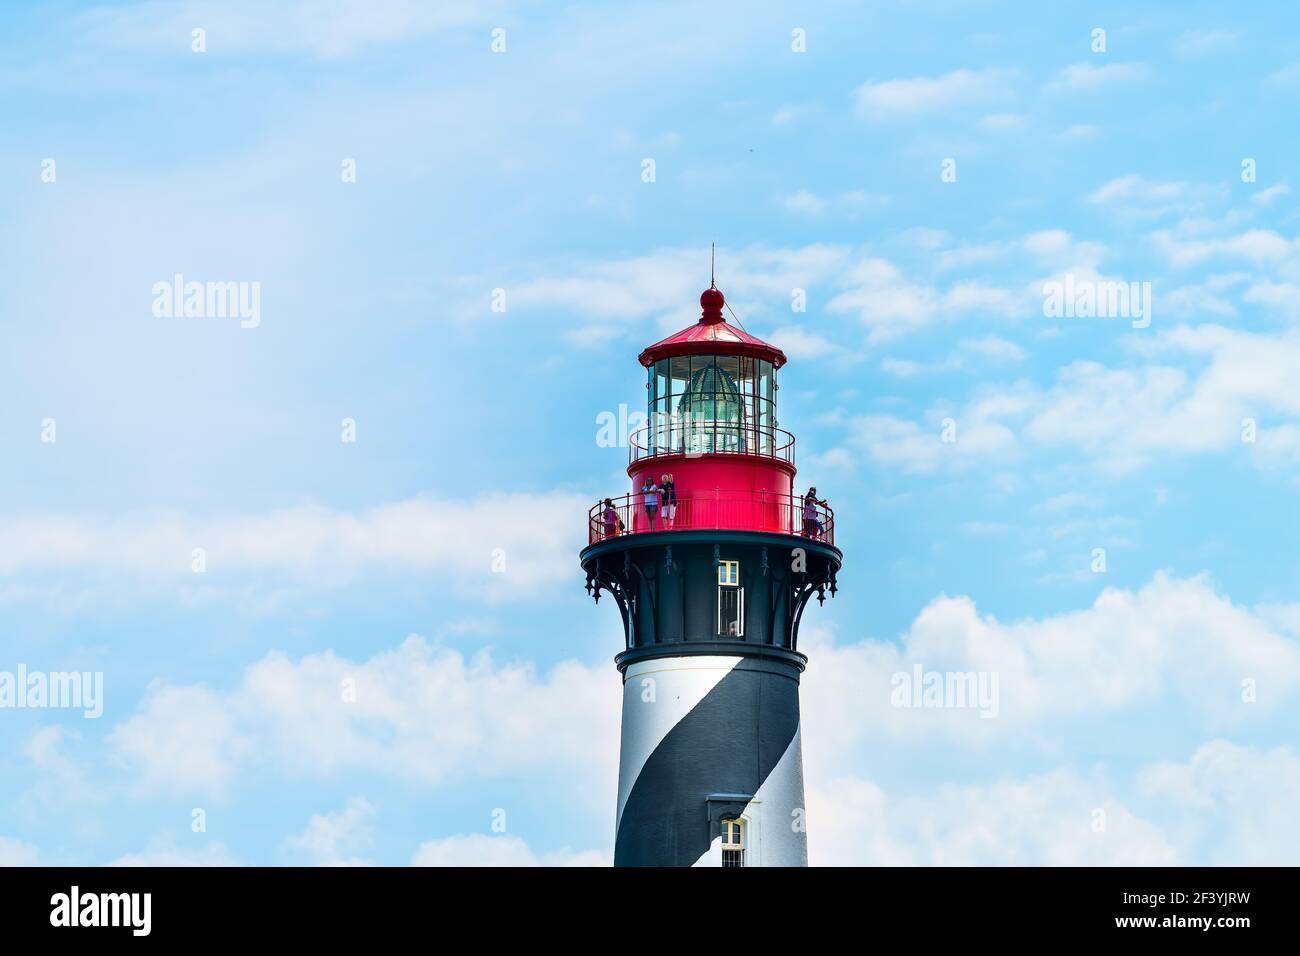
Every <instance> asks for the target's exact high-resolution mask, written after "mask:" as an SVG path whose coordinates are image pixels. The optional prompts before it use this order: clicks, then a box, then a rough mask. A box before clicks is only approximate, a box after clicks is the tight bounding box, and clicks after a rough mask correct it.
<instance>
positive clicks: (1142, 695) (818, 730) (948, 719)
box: [801, 573, 1300, 777]
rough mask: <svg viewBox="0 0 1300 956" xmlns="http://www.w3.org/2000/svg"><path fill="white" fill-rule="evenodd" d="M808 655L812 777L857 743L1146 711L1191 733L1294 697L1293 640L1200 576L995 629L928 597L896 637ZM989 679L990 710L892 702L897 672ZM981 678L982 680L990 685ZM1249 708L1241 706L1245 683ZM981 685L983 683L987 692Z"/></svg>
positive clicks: (1014, 731) (809, 640) (964, 603)
mask: <svg viewBox="0 0 1300 956" xmlns="http://www.w3.org/2000/svg"><path fill="white" fill-rule="evenodd" d="M802 643H803V645H804V646H803V648H802V649H803V650H804V651H805V652H806V653H808V654H809V664H808V669H807V671H806V673H805V676H804V679H803V688H804V689H803V693H802V695H801V698H802V702H803V711H804V725H805V727H806V728H807V732H806V734H805V741H806V745H805V746H806V749H807V752H808V758H809V764H810V767H811V768H813V770H814V772H813V773H812V774H810V776H813V777H815V776H817V775H819V774H820V775H822V776H826V775H827V774H833V773H836V772H840V771H841V770H842V768H844V767H845V766H846V765H848V766H852V763H851V762H849V763H846V762H848V761H851V757H850V756H849V755H850V754H852V753H854V752H856V748H858V747H859V746H861V745H863V744H866V743H872V744H873V745H878V744H879V742H880V741H881V740H882V739H884V740H894V741H898V742H900V743H910V742H913V741H915V740H916V739H919V738H931V737H937V738H945V737H946V738H948V739H950V740H952V741H954V742H960V743H962V745H963V746H970V745H974V744H982V745H987V746H993V745H995V742H997V741H1005V740H1007V739H1016V740H1018V741H1021V742H1023V741H1024V740H1025V738H1026V735H1029V736H1039V735H1042V734H1047V735H1050V734H1052V733H1053V731H1052V730H1051V729H1049V728H1052V727H1059V726H1061V725H1062V724H1063V723H1066V722H1069V721H1073V720H1083V719H1089V718H1099V717H1102V716H1103V715H1107V714H1119V713H1125V712H1128V711H1133V710H1139V709H1140V710H1143V711H1147V712H1149V711H1150V710H1151V709H1152V708H1154V707H1156V706H1164V707H1166V708H1172V709H1173V710H1174V711H1175V712H1177V713H1180V714H1183V715H1185V720H1186V722H1187V723H1188V724H1189V725H1191V726H1206V727H1211V728H1225V727H1237V726H1241V725H1244V724H1246V723H1247V722H1249V721H1253V720H1255V719H1256V718H1257V717H1258V716H1259V715H1260V714H1262V713H1274V714H1276V713H1279V712H1285V711H1286V710H1287V709H1288V708H1289V707H1290V706H1291V703H1292V702H1293V697H1294V695H1295V692H1296V691H1297V689H1300V642H1297V641H1296V639H1295V638H1294V637H1293V636H1292V635H1290V634H1288V633H1286V632H1284V631H1282V630H1280V629H1279V628H1278V627H1277V626H1275V625H1274V624H1273V623H1272V619H1271V618H1268V619H1266V618H1265V617H1263V616H1261V615H1260V614H1257V613H1255V612H1253V611H1251V610H1250V609H1248V608H1245V607H1242V606H1240V605H1237V604H1234V603H1233V602H1232V601H1231V600H1230V599H1229V598H1228V597H1226V596H1224V595H1221V594H1220V593H1218V592H1217V591H1216V590H1215V588H1214V587H1213V585H1212V583H1211V582H1210V581H1209V579H1208V578H1207V577H1206V576H1204V575H1200V576H1196V577H1191V578H1177V577H1172V576H1169V575H1166V574H1163V573H1158V574H1156V575H1155V576H1153V577H1152V579H1151V580H1150V581H1149V582H1148V583H1147V584H1145V585H1144V586H1143V587H1141V588H1140V589H1137V590H1125V589H1119V588H1106V589H1105V590H1104V591H1102V593H1101V594H1100V595H1099V596H1098V597H1097V599H1096V601H1094V602H1093V604H1092V605H1091V606H1090V607H1087V608H1085V609H1082V610H1077V611H1066V612H1062V613H1060V614H1056V615H1052V616H1048V617H1043V618H1038V619H1033V618H1027V619H1021V620H1015V621H1000V620H998V619H997V618H995V617H993V616H992V615H988V614H982V613H980V611H979V610H978V608H977V607H976V605H975V602H974V601H973V600H971V599H970V598H969V597H961V596H958V597H948V596H941V597H937V598H935V599H934V600H933V601H931V602H930V603H929V604H928V605H927V606H926V607H925V608H924V609H923V610H922V611H921V612H920V613H919V614H918V615H917V617H916V619H915V620H914V621H913V622H912V624H911V626H910V627H909V628H908V630H907V631H906V632H905V633H904V634H903V635H902V636H901V637H900V639H899V641H898V642H897V643H895V642H892V641H877V640H863V641H859V642H857V643H852V644H838V643H835V642H833V641H832V640H831V639H830V638H829V637H827V636H826V635H825V634H824V633H820V632H817V631H813V632H810V634H809V635H806V636H805V637H804V638H803V640H802ZM918 665H919V666H921V667H922V668H923V669H924V670H925V671H926V672H943V673H947V672H953V673H971V672H974V673H984V674H987V675H994V674H996V675H997V682H998V683H997V687H998V692H997V698H996V701H995V702H994V703H995V706H994V707H992V708H984V710H985V711H992V712H994V715H993V716H990V717H985V716H982V711H981V709H980V708H979V707H965V708H962V707H946V708H932V709H922V708H912V707H901V706H894V702H893V700H892V699H891V695H892V693H893V690H894V686H893V684H892V681H893V678H894V675H896V674H900V673H901V674H911V673H912V672H913V668H914V667H916V666H918ZM990 679H991V678H990ZM1246 679H1251V680H1254V681H1255V682H1256V686H1257V689H1258V692H1257V696H1258V700H1257V702H1254V703H1247V702H1244V701H1243V699H1242V681H1243V680H1246ZM989 686H990V687H991V685H989Z"/></svg>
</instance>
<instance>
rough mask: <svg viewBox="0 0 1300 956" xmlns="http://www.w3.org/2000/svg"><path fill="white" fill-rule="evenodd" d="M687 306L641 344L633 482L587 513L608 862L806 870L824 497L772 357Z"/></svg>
mask: <svg viewBox="0 0 1300 956" xmlns="http://www.w3.org/2000/svg"><path fill="white" fill-rule="evenodd" d="M700 305H701V306H702V308H703V314H702V315H701V316H700V320H699V322H698V323H696V324H695V325H692V326H691V327H689V328H687V329H684V330H682V331H681V332H678V333H677V334H676V335H672V336H670V337H668V338H666V339H664V340H663V341H661V342H657V343H656V344H654V345H651V346H650V347H649V348H647V349H646V350H645V351H643V352H642V353H641V355H640V362H641V364H642V365H643V366H645V369H646V393H647V421H648V424H647V425H646V426H645V427H644V428H642V429H640V430H639V431H637V432H636V433H634V434H633V436H632V438H631V441H630V452H629V458H630V462H629V465H628V469H627V471H628V476H629V477H630V478H631V479H632V493H631V494H627V495H622V496H620V497H610V498H605V499H602V500H601V501H599V502H598V503H597V504H596V505H595V507H593V508H592V509H591V512H590V515H589V530H588V545H587V547H586V548H584V549H583V551H582V553H581V555H580V560H581V562H582V567H583V569H584V570H585V571H586V573H587V590H588V592H590V593H591V595H592V596H593V597H594V598H595V599H596V600H597V601H599V600H600V596H601V592H606V593H608V594H609V595H610V596H611V597H612V598H613V599H614V602H615V603H616V604H617V605H618V609H619V614H620V616H621V618H622V622H623V637H624V650H623V652H622V653H620V654H619V655H618V656H617V657H616V658H615V663H616V665H617V666H618V669H619V671H620V672H621V673H622V676H623V734H622V749H621V754H620V760H619V780H618V813H617V835H616V838H615V844H614V864H615V865H616V866H805V865H807V862H808V844H807V836H806V833H805V829H804V789H803V757H802V751H801V747H800V726H799V678H800V675H801V674H802V672H803V669H804V664H805V663H806V661H807V658H806V657H805V656H804V655H803V654H801V653H800V652H799V620H800V618H801V617H802V615H803V610H804V606H805V605H806V604H807V603H808V601H809V599H810V598H812V597H814V596H816V598H817V600H818V601H819V602H821V601H823V600H824V599H825V596H826V593H827V592H829V593H830V594H831V595H832V596H834V594H835V590H836V584H835V575H836V573H837V572H838V571H839V569H840V565H841V562H842V555H841V554H840V551H839V550H838V549H837V548H836V547H835V521H834V516H833V515H832V513H831V511H830V508H829V507H828V506H827V505H826V504H825V502H823V501H821V500H820V494H818V495H808V494H807V489H798V490H797V489H796V488H795V485H794V479H795V461H794V436H793V435H791V434H790V433H789V432H787V431H784V430H782V429H781V428H780V427H778V418H777V404H778V402H777V396H778V394H779V386H778V384H777V372H778V371H779V370H780V369H781V367H782V366H783V365H785V362H786V357H785V354H784V353H783V352H782V351H781V350H780V349H778V348H777V347H776V346H774V345H770V344H769V343H767V342H764V341H762V340H761V339H757V338H755V337H754V336H752V335H749V334H748V333H746V332H744V331H742V330H741V329H738V328H735V327H733V326H731V325H729V324H728V323H727V322H726V320H725V319H724V318H723V314H722V310H723V306H724V305H725V300H724V299H723V296H722V292H721V291H719V290H718V289H716V288H712V287H710V288H709V289H706V290H705V292H704V294H703V295H701V296H700ZM665 475H668V476H670V481H671V485H670V486H669V487H670V489H671V490H667V489H665V483H664V480H663V479H664V476H665ZM647 479H650V480H651V482H652V485H653V487H652V488H651V489H650V490H648V491H647V490H646V481H647ZM674 498H675V501H676V505H675V507H673V500H674ZM647 505H652V507H647Z"/></svg>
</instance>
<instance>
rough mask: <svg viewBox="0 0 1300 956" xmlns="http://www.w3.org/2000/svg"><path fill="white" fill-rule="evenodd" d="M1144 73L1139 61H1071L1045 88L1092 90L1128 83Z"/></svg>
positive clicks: (1139, 77) (1144, 70)
mask: <svg viewBox="0 0 1300 956" xmlns="http://www.w3.org/2000/svg"><path fill="white" fill-rule="evenodd" d="M1145 75H1146V68H1145V67H1144V66H1142V65H1141V64H1140V63H1105V64H1102V65H1100V66H1094V65H1093V64H1091V63H1071V64H1070V65H1069V66H1067V67H1065V68H1064V69H1062V70H1061V71H1060V72H1059V73H1057V74H1056V76H1055V77H1053V78H1052V80H1051V82H1049V83H1048V84H1047V88H1048V89H1049V90H1056V91H1060V90H1065V91H1070V92H1092V91H1094V90H1099V89H1103V88H1104V87H1108V86H1116V85H1119V84H1122V83H1130V82H1133V81H1134V80H1139V79H1141V78H1142V77H1144V76H1145Z"/></svg>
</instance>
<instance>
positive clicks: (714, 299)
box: [700, 289, 727, 309]
mask: <svg viewBox="0 0 1300 956" xmlns="http://www.w3.org/2000/svg"><path fill="white" fill-rule="evenodd" d="M726 301H727V300H726V299H724V298H723V297H722V290H721V289H705V290H704V292H703V293H701V295H700V306H701V307H702V308H705V309H721V308H722V306H723V305H724V304H725V303H726Z"/></svg>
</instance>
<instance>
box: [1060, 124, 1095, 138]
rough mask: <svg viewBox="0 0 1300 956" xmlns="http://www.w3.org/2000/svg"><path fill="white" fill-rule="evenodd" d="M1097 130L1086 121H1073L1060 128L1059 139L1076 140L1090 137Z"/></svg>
mask: <svg viewBox="0 0 1300 956" xmlns="http://www.w3.org/2000/svg"><path fill="white" fill-rule="evenodd" d="M1098 132H1100V130H1098V129H1097V127H1096V126H1092V125H1090V124H1088V123H1074V124H1072V125H1070V126H1067V127H1066V128H1065V129H1064V130H1062V132H1061V139H1063V140H1067V141H1071V142H1078V141H1079V140H1085V139H1092V138H1093V137H1094V136H1096V135H1097V133H1098Z"/></svg>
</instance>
